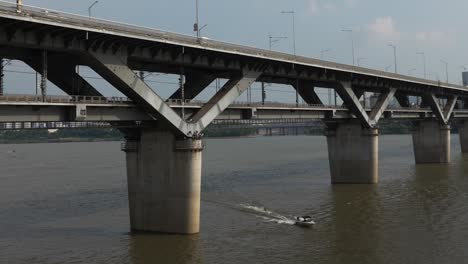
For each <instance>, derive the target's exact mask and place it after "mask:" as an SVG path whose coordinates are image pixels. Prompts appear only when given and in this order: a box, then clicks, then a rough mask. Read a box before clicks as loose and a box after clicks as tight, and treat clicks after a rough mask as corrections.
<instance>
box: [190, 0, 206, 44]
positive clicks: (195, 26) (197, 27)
mask: <svg viewBox="0 0 468 264" xmlns="http://www.w3.org/2000/svg"><path fill="white" fill-rule="evenodd" d="M206 26H208V25H207V24H205V25H203V26H202V27H200V17H199V5H198V0H196V1H195V24H193V31H195V32H196V34H197V38H200V37H201V31H202V29H204V28H205V27H206Z"/></svg>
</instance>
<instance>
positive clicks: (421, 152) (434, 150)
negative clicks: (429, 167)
mask: <svg viewBox="0 0 468 264" xmlns="http://www.w3.org/2000/svg"><path fill="white" fill-rule="evenodd" d="M413 148H414V157H415V160H416V164H423V163H449V162H450V126H449V125H440V123H439V122H437V121H435V120H434V121H422V122H420V123H419V124H418V126H417V128H416V129H415V131H414V132H413Z"/></svg>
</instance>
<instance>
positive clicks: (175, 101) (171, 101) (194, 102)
mask: <svg viewBox="0 0 468 264" xmlns="http://www.w3.org/2000/svg"><path fill="white" fill-rule="evenodd" d="M166 102H167V103H168V104H169V105H171V106H182V103H183V105H185V106H203V105H205V104H206V103H207V102H206V101H200V100H180V99H168V100H167V101H166ZM230 107H276V108H282V107H284V108H308V109H310V108H321V109H324V108H325V109H344V110H345V109H347V107H346V106H344V105H323V104H291V103H280V102H265V104H262V102H234V103H232V104H231V105H230Z"/></svg>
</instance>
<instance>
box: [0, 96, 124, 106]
mask: <svg viewBox="0 0 468 264" xmlns="http://www.w3.org/2000/svg"><path fill="white" fill-rule="evenodd" d="M0 102H9V103H11V102H18V103H20V102H21V103H86V104H132V101H131V100H130V99H129V98H127V97H103V96H58V95H57V96H54V95H48V96H42V95H18V94H7V95H2V96H0Z"/></svg>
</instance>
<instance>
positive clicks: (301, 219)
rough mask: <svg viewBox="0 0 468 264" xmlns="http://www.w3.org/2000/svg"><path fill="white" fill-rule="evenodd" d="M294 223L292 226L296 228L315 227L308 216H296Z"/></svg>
mask: <svg viewBox="0 0 468 264" xmlns="http://www.w3.org/2000/svg"><path fill="white" fill-rule="evenodd" d="M295 221H296V223H294V224H295V225H297V226H302V227H310V226H313V225H315V222H314V220H312V217H310V216H296V219H295Z"/></svg>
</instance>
